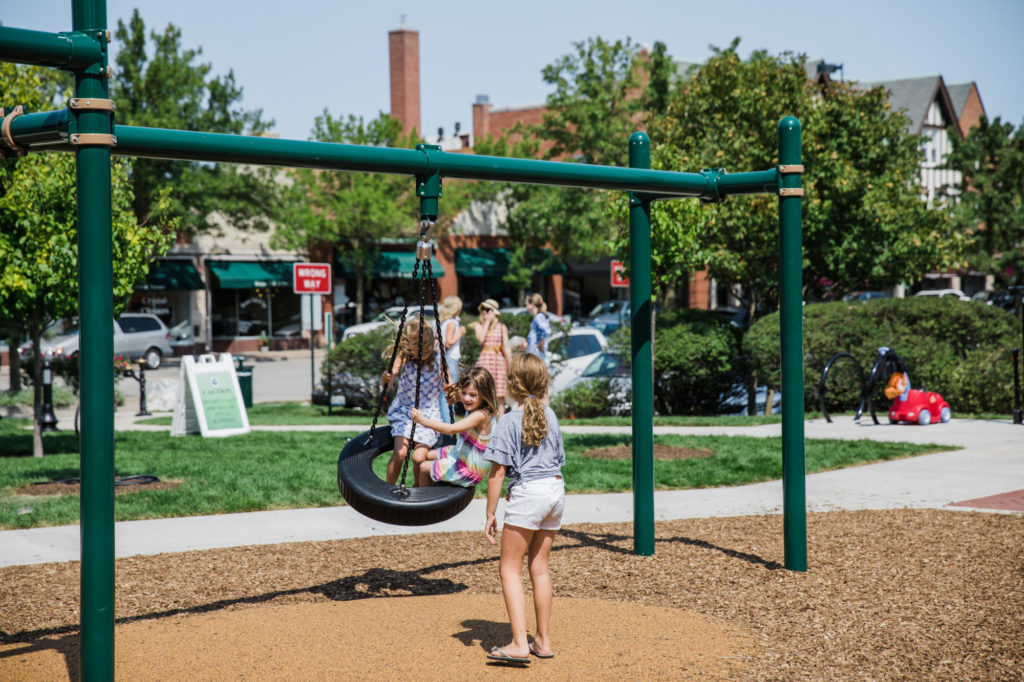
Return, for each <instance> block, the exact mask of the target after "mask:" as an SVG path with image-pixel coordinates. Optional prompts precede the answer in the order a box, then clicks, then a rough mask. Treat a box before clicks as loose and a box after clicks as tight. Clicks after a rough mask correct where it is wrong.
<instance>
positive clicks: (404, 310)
mask: <svg viewBox="0 0 1024 682" xmlns="http://www.w3.org/2000/svg"><path fill="white" fill-rule="evenodd" d="M419 269H420V262H419V261H418V260H417V261H416V263H415V264H414V265H413V266H412V279H413V282H415V281H416V275H417V273H418V272H419ZM408 313H409V303H408V302H406V304H405V305H404V306H403V307H402V317H401V318H399V320H398V332H397V333H396V334H395V343H394V345H393V346H392V347H391V359H390V360H388V364H387V367H386V368H385V369H384V371H385V372H390V371H391V368H392V367H394V366H395V356H396V355H397V354H398V344H399V343H400V342H401V340H402V330H403V329H404V328H405V316H406V315H407V314H408ZM391 380H392V381H394V380H395V377H392V378H391ZM390 387H391V385H390V384H388V386H387V387H385V386H384V382H381V386H380V394H379V395H378V396H377V409H376V410H375V411H374V413H373V423H372V424H371V425H370V434H369V435H368V436H367V437H366V442H365V443H364V445H369V444H370V442H371V441H372V440H373V432H374V431H376V430H377V420H378V419H380V411H381V408H382V407H384V399H385V398H386V397H387V393H388V388H390Z"/></svg>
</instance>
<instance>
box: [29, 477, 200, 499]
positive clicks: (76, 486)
mask: <svg viewBox="0 0 1024 682" xmlns="http://www.w3.org/2000/svg"><path fill="white" fill-rule="evenodd" d="M181 483H182V482H181V481H152V482H147V483H128V484H125V485H115V486H114V493H115V494H117V495H124V494H127V493H140V492H142V491H143V490H166V489H168V488H177V487H178V486H179V485H181ZM14 494H15V495H27V496H29V497H32V496H46V495H81V494H82V484H81V483H80V482H78V481H77V480H76V481H74V482H67V483H65V482H63V481H44V482H39V483H29V484H28V485H25V486H22V487H20V488H16V489H15V490H14Z"/></svg>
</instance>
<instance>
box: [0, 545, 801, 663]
mask: <svg viewBox="0 0 1024 682" xmlns="http://www.w3.org/2000/svg"><path fill="white" fill-rule="evenodd" d="M559 535H561V536H562V537H565V538H570V539H572V540H575V541H576V544H567V545H558V546H555V547H553V548H552V550H551V551H552V552H563V551H568V550H576V549H600V550H604V551H607V552H611V553H615V554H627V555H629V554H632V551H631V550H629V549H626V548H624V547H619V546H616V545H615V544H613V543H616V542H624V541H629V540H632V536H631V535H620V534H612V533H586V532H583V531H578V530H570V529H566V528H563V529H562V530H560V531H559ZM655 542H656V543H681V544H685V545H690V546H693V547H701V548H703V549H708V550H712V551H715V552H721V553H722V554H724V555H726V556H728V557H730V558H733V559H739V560H741V561H745V562H747V563H749V564H752V565H755V566H762V567H764V568H766V569H768V570H778V569H781V568H783V566H782V565H781V564H779V563H777V562H775V561H769V560H766V559H764V558H762V557H759V556H757V555H755V554H749V553H746V552H738V551H736V550H732V549H728V548H725V547H719V546H717V545H714V544H712V543H710V542H707V541H704V540H694V539H692V538H686V537H672V538H656V539H655ZM497 562H498V557H497V556H493V557H484V558H480V559H470V560H466V561H451V562H446V563H442V564H434V565H432V566H425V567H423V568H417V569H413V570H407V571H398V570H393V569H387V568H372V569H370V570H368V571H366V572H365V573H363V574H361V575H355V576H346V577H344V578H339V579H337V580H332V581H330V582H327V583H322V584H320V585H311V586H308V587H298V588H294V589H289V590H275V591H272V592H266V593H264V594H258V595H251V596H246V597H237V598H234V599H219V600H217V601H214V602H210V603H208V604H198V605H196V606H190V607H185V608H178V609H168V610H165V611H157V612H153V613H145V614H140V615H137V616H129V617H125V618H118V619H116V620H115V621H114V622H115V624H117V625H122V624H126V623H135V622H139V621H149V620H159V619H161V618H169V617H172V616H179V615H192V614H199V613H209V612H213V611H220V610H224V609H228V608H231V607H233V606H238V605H243V604H245V605H258V604H265V603H269V602H271V601H274V600H275V599H278V598H280V597H288V596H293V595H299V594H317V595H321V596H324V597H326V598H328V599H331V600H333V601H354V600H357V599H381V598H385V599H386V598H396V597H421V596H436V595H447V594H457V593H459V592H464V591H465V590H467V589H469V587H468V586H467V585H465V584H463V583H457V582H454V581H452V580H449V579H447V578H428V577H426V576H428V575H430V574H432V573H438V572H441V571H445V570H449V569H455V568H463V567H467V566H479V565H483V564H496V563H497ZM505 626H506V627H507V624H505ZM78 629H79V627H78V625H65V626H61V627H54V628H45V629H40V630H32V631H26V632H20V633H15V634H11V633H7V632H4V631H2V630H0V644H15V643H18V642H27V643H36V642H40V641H42V640H45V639H47V638H51V637H53V636H55V635H73V634H75V633H77V632H78ZM75 636H77V635H75ZM499 640H500V637H499ZM487 641H490V639H488V640H487ZM496 641H498V640H496ZM46 648H53V647H46Z"/></svg>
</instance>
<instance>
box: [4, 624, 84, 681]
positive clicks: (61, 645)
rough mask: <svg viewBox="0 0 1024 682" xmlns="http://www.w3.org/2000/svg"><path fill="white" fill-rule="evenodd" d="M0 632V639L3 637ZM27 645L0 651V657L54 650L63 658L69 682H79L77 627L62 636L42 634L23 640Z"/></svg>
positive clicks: (79, 664) (79, 656)
mask: <svg viewBox="0 0 1024 682" xmlns="http://www.w3.org/2000/svg"><path fill="white" fill-rule="evenodd" d="M3 634H4V633H2V632H0V640H2V639H3ZM24 642H25V644H27V646H25V647H22V648H19V649H15V650H12V651H5V652H0V658H15V657H17V656H28V655H29V654H35V653H40V652H43V651H55V652H57V653H58V654H60V656H61V657H62V658H63V659H64V665H65V666H66V668H67V671H68V680H69V681H70V682H79V680H81V679H82V678H81V675H80V674H79V671H80V670H81V662H80V659H81V654H80V652H79V643H80V638H79V636H78V632H77V628H76V629H75V630H74V631H71V632H70V633H69V634H65V635H62V636H55V635H42V636H40V637H38V638H36V639H30V640H24Z"/></svg>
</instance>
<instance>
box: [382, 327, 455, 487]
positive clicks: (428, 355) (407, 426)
mask: <svg viewBox="0 0 1024 682" xmlns="http://www.w3.org/2000/svg"><path fill="white" fill-rule="evenodd" d="M422 334H423V336H422V338H420V321H419V320H417V319H412V320H409V321H408V322H406V323H405V327H404V328H403V329H402V338H401V340H400V341H399V343H398V352H397V353H395V362H394V364H393V365H392V366H391V370H390V371H387V372H384V374H383V375H382V376H381V383H383V385H384V389H385V390H387V389H388V388H390V386H391V382H392V381H393V380H394V378H395V377H396V376H398V390H397V391H396V392H395V399H394V400H393V401H392V402H391V407H390V408H388V421H389V422H390V423H391V433H392V434H393V435H394V438H395V446H394V450H393V451H392V452H391V460H390V461H389V462H388V468H387V474H386V475H385V480H387V482H388V483H390V484H392V485H394V484H395V483H396V482H397V481H398V476H399V474H400V473H401V471H402V463H403V462H404V461H405V458H406V456H407V455H408V454H409V439H410V437H412V429H413V422H412V420H411V419H410V416H409V414H410V411H411V410H413V409H414V408H415V407H416V406H417V405H416V375H417V373H419V376H420V380H419V381H420V386H419V404H420V405H422V406H423V409H424V412H425V414H426V416H427V417H430V418H431V419H433V420H434V421H440V419H441V408H440V399H441V377H442V374H441V362H443V361H444V357H443V356H442V355H441V353H439V352H438V348H437V343H436V341H435V338H434V330H433V329H431V328H430V327H428V326H427V325H423V330H422ZM435 442H437V432H435V431H433V430H431V429H430V428H428V427H426V426H420V427H419V428H417V429H416V434H415V442H414V443H413V454H412V461H413V480H414V481H415V485H417V486H420V485H427V484H429V483H430V476H429V475H426V476H424V475H423V474H422V473H421V470H420V465H421V464H422V463H423V462H425V461H426V460H427V452H429V450H430V448H431V446H433V444H434V443H435Z"/></svg>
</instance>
